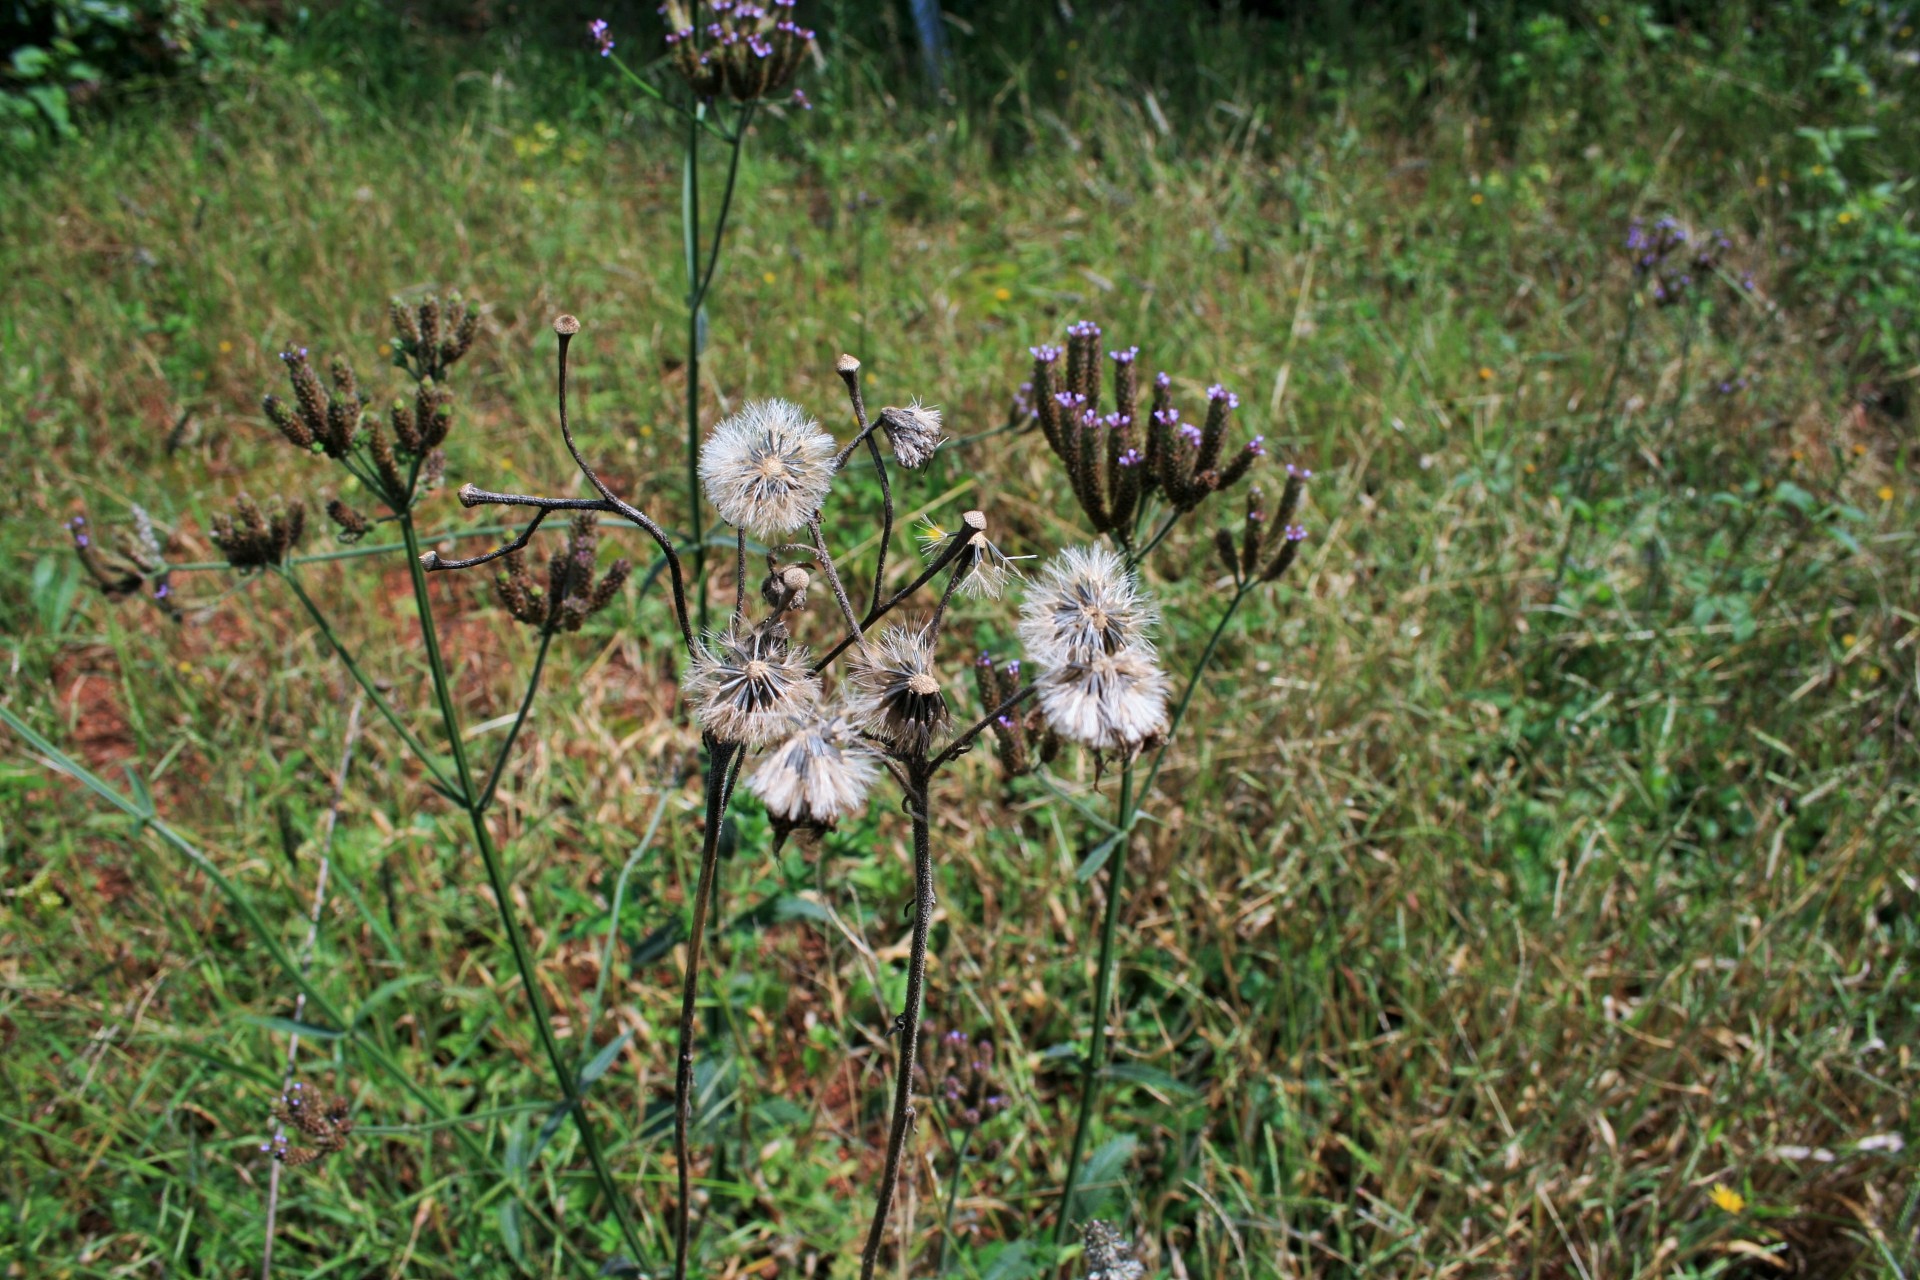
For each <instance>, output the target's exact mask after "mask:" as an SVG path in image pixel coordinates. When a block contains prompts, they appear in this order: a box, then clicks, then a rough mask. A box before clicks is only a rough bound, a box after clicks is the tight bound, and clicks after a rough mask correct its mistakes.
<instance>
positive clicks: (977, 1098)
mask: <svg viewBox="0 0 1920 1280" xmlns="http://www.w3.org/2000/svg"><path fill="white" fill-rule="evenodd" d="M927 1057H928V1060H929V1061H928V1063H927V1070H926V1074H927V1075H928V1076H929V1077H931V1086H932V1087H931V1090H930V1091H931V1093H932V1095H933V1098H934V1101H935V1102H936V1103H938V1104H939V1106H940V1109H941V1111H943V1112H944V1113H945V1115H946V1118H947V1123H948V1125H950V1126H952V1127H954V1128H958V1129H963V1130H973V1129H978V1128H979V1127H980V1126H981V1125H983V1124H985V1123H986V1122H987V1121H989V1120H991V1119H993V1117H995V1116H997V1115H999V1114H1000V1113H1001V1112H1002V1111H1005V1110H1006V1109H1007V1099H1006V1095H1005V1094H1004V1093H1002V1092H1001V1091H1000V1085H999V1082H998V1081H996V1080H995V1079H994V1070H993V1041H991V1040H989V1039H988V1038H987V1037H985V1036H979V1037H974V1036H970V1035H968V1034H967V1033H966V1032H964V1031H961V1030H958V1029H955V1030H953V1031H949V1032H947V1033H946V1034H945V1035H943V1036H941V1037H940V1038H939V1039H938V1040H934V1041H931V1042H929V1043H928V1052H927Z"/></svg>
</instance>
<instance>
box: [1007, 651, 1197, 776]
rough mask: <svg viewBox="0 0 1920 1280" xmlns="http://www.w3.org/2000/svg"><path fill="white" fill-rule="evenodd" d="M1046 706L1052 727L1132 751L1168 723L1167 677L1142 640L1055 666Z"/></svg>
mask: <svg viewBox="0 0 1920 1280" xmlns="http://www.w3.org/2000/svg"><path fill="white" fill-rule="evenodd" d="M1038 696H1039V700H1040V711H1041V713H1042V714H1043V715H1045V716H1046V719H1047V724H1048V726H1049V727H1050V728H1052V730H1053V731H1054V732H1055V733H1057V734H1059V735H1060V736H1061V737H1062V738H1065V739H1066V740H1067V741H1069V742H1077V743H1079V744H1081V745H1082V746H1086V747H1092V748H1093V749H1094V750H1096V751H1117V750H1128V751H1130V750H1132V749H1134V748H1136V747H1138V746H1140V744H1141V743H1143V742H1145V741H1146V740H1147V739H1149V738H1151V737H1153V736H1154V735H1155V734H1157V733H1159V732H1160V730H1161V729H1162V728H1164V727H1165V726H1166V723H1167V676H1166V673H1165V672H1164V671H1162V670H1161V669H1160V663H1159V662H1158V661H1157V660H1156V659H1155V657H1154V655H1153V653H1152V651H1151V650H1148V649H1145V648H1142V647H1140V646H1137V645H1130V646H1128V647H1127V648H1124V649H1120V650H1117V651H1115V652H1113V653H1097V654H1094V655H1093V656H1092V657H1090V658H1087V659H1084V660H1080V661H1074V662H1068V663H1065V664H1064V665H1061V666H1057V667H1050V668H1048V670H1047V671H1046V673H1045V674H1044V675H1042V676H1041V677H1040V680H1039V688H1038Z"/></svg>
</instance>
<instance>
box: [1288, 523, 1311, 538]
mask: <svg viewBox="0 0 1920 1280" xmlns="http://www.w3.org/2000/svg"><path fill="white" fill-rule="evenodd" d="M1286 536H1287V541H1288V542H1305V541H1306V540H1307V526H1305V525H1303V524H1290V525H1288V526H1287V528H1286Z"/></svg>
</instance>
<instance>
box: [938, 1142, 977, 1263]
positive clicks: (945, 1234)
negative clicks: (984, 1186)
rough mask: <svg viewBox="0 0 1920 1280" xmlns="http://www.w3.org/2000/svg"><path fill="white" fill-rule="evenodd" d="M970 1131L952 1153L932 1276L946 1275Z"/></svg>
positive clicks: (970, 1143)
mask: <svg viewBox="0 0 1920 1280" xmlns="http://www.w3.org/2000/svg"><path fill="white" fill-rule="evenodd" d="M973 1134H974V1131H973V1130H972V1129H969V1130H967V1131H966V1132H965V1133H963V1134H961V1135H960V1145H959V1146H957V1147H955V1148H954V1151H953V1172H952V1173H951V1174H949V1175H948V1176H947V1202H946V1204H945V1205H943V1206H942V1207H941V1209H940V1257H939V1259H938V1260H937V1261H936V1262H935V1263H934V1264H933V1274H934V1275H935V1276H936V1277H937V1276H943V1275H945V1274H947V1252H948V1246H949V1245H951V1244H952V1242H953V1210H954V1207H955V1206H956V1205H958V1204H959V1203H960V1181H961V1178H962V1176H963V1175H964V1174H965V1173H966V1169H967V1148H968V1147H970V1146H972V1145H973Z"/></svg>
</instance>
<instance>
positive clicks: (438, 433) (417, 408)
mask: <svg viewBox="0 0 1920 1280" xmlns="http://www.w3.org/2000/svg"><path fill="white" fill-rule="evenodd" d="M413 416H414V430H415V431H417V432H418V433H419V436H420V448H421V450H422V451H425V450H428V449H438V448H439V447H440V446H441V445H443V444H445V443H446V440H447V431H448V429H449V428H451V427H452V426H453V392H452V391H451V390H450V389H448V388H447V387H443V386H441V385H439V384H438V383H436V382H434V381H433V380H432V379H426V380H424V381H422V382H421V383H420V392H419V395H418V396H417V397H416V398H415V401H414V410H413Z"/></svg>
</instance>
